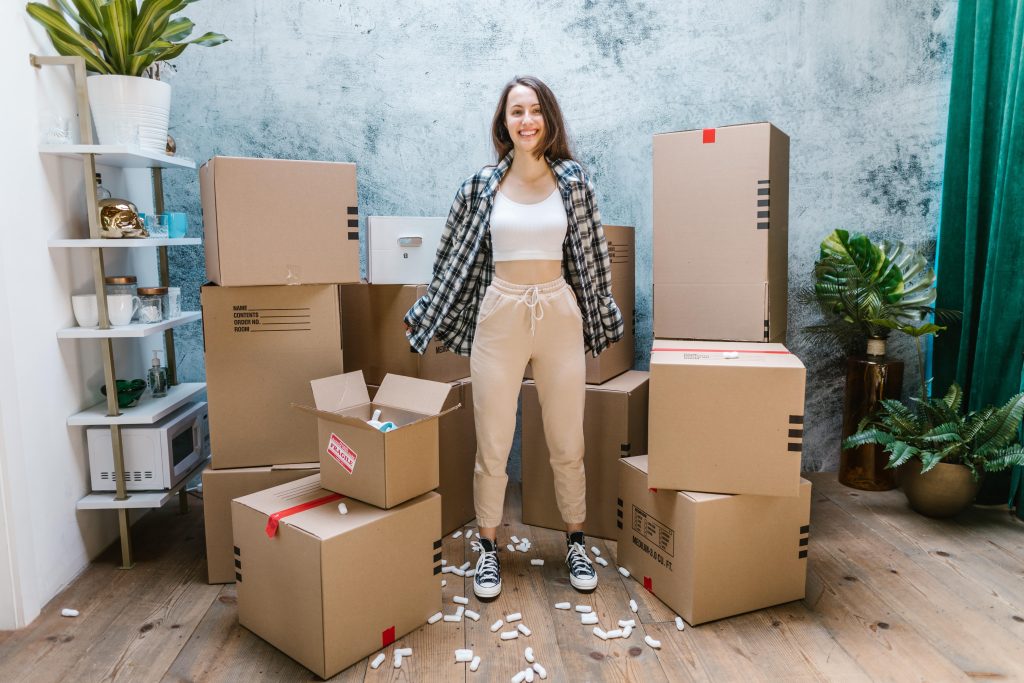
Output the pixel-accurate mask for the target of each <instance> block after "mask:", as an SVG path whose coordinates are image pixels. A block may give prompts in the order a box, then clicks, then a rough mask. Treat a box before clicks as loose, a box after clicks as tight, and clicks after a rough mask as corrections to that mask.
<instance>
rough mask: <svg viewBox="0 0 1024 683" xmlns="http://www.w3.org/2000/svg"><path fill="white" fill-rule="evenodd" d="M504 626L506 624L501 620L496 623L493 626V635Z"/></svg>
mask: <svg viewBox="0 0 1024 683" xmlns="http://www.w3.org/2000/svg"><path fill="white" fill-rule="evenodd" d="M504 625H505V622H504V621H502V620H501V619H498V620H497V621H496V622H494V623H493V624H491V633H494V632H495V631H497V630H498V629H499V628H501V627H502V626H504Z"/></svg>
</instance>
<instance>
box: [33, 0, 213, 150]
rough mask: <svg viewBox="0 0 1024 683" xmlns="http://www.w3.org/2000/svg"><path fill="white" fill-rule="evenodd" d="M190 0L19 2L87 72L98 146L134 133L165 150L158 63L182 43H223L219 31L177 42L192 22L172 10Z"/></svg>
mask: <svg viewBox="0 0 1024 683" xmlns="http://www.w3.org/2000/svg"><path fill="white" fill-rule="evenodd" d="M193 1H194V0H142V3H141V4H137V3H136V0H57V3H58V4H59V6H60V8H61V11H58V10H56V9H54V8H52V7H49V6H47V5H44V4H42V3H39V2H30V3H28V5H27V6H26V8H25V9H26V11H27V12H28V13H29V15H30V16H31V17H32V18H33V19H35V20H36V21H38V22H39V23H41V24H42V25H43V27H44V28H45V29H46V33H47V35H49V37H50V41H51V42H52V43H53V46H54V48H56V50H57V52H59V53H60V54H62V55H67V56H78V57H82V58H83V59H84V60H85V66H86V69H87V70H88V71H89V72H90V73H91V74H92V75H90V76H89V77H88V78H87V79H86V83H87V87H88V92H89V109H90V110H91V111H92V116H93V121H94V122H95V124H96V133H97V135H98V137H99V142H100V144H124V143H128V142H134V141H135V136H136V133H137V136H138V137H137V139H138V144H139V146H140V147H141V148H143V149H147V150H150V151H156V152H161V153H162V152H164V151H165V149H166V147H167V124H168V120H169V118H170V110H171V87H170V85H168V84H167V83H163V82H161V81H160V80H158V78H159V65H160V63H161V62H168V61H170V60H172V59H174V58H175V57H177V56H178V55H180V54H181V53H182V52H184V50H185V48H187V47H188V46H189V45H205V46H208V47H209V46H213V45H220V44H221V43H223V42H225V41H226V40H228V39H227V37H225V36H224V35H222V34H220V33H204V34H203V35H201V36H199V37H198V38H195V39H193V40H188V41H186V40H185V38H187V37H188V36H189V35H191V33H192V29H193V27H194V24H193V23H192V21H191V20H189V19H187V18H185V17H174V16H173V15H174V14H176V13H177V12H179V11H181V10H182V9H184V7H185V6H186V5H187V4H189V3H190V2H193ZM69 19H70V21H69ZM71 22H74V24H75V25H76V26H77V28H75V27H73V26H72V23H71ZM145 76H150V77H148V78H147V77H145Z"/></svg>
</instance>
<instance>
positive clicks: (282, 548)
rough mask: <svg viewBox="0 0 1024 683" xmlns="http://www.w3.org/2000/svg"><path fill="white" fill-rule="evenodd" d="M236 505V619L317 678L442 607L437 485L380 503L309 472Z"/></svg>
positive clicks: (415, 625)
mask: <svg viewBox="0 0 1024 683" xmlns="http://www.w3.org/2000/svg"><path fill="white" fill-rule="evenodd" d="M339 501H342V502H344V503H345V504H346V507H347V510H348V511H347V513H346V514H340V513H339V511H338V503H339ZM231 506H232V527H233V538H234V545H235V547H236V555H235V561H236V564H237V568H238V574H239V576H238V582H237V591H238V621H239V623H240V624H241V625H242V626H244V627H246V628H248V629H249V630H251V631H252V632H253V633H255V634H256V635H258V636H259V637H261V638H263V639H264V640H266V641H267V642H269V643H270V644H271V645H273V646H274V647H276V648H278V649H279V650H281V651H282V652H284V653H285V654H287V655H288V656H290V657H292V658H293V659H295V660H296V661H297V662H299V663H300V664H302V665H303V666H305V667H307V668H308V669H310V670H311V671H313V672H314V673H315V674H317V675H318V676H320V677H321V678H329V677H331V676H333V675H334V674H336V673H338V672H339V671H341V670H343V669H345V668H347V667H349V666H351V665H352V664H354V663H356V662H358V661H359V660H360V659H363V658H364V657H366V656H368V655H371V654H373V653H375V652H377V651H379V650H380V649H381V648H384V647H387V646H388V645H390V644H391V643H393V642H394V641H395V640H396V639H398V638H401V637H402V636H404V635H406V634H407V633H409V632H411V631H413V630H415V629H416V628H419V627H420V626H422V625H423V624H424V623H426V620H427V618H428V617H429V616H430V615H431V614H434V613H435V612H437V611H438V610H439V609H440V608H441V593H440V587H439V584H440V580H439V574H440V573H441V555H440V549H441V500H440V497H439V496H438V495H437V494H435V493H426V494H424V495H422V496H419V497H417V498H414V499H413V500H410V501H407V502H406V503H404V504H402V505H399V506H397V507H394V508H391V509H390V510H382V509H380V508H376V507H373V506H371V505H366V504H364V503H360V502H359V501H355V500H350V499H347V498H345V497H344V496H342V495H340V494H338V493H332V492H330V491H327V490H325V489H323V488H321V486H320V482H319V477H318V476H312V477H307V478H306V479H300V480H298V481H294V482H291V483H288V484H284V485H282V486H277V487H274V488H271V489H267V490H265V491H260V492H258V493H254V494H251V495H248V496H243V497H241V498H237V499H235V500H234V501H232V503H231ZM380 558H386V561H379V560H380Z"/></svg>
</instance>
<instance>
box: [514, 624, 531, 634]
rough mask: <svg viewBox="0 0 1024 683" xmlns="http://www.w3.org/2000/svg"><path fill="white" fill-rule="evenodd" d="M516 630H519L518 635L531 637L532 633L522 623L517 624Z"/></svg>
mask: <svg viewBox="0 0 1024 683" xmlns="http://www.w3.org/2000/svg"><path fill="white" fill-rule="evenodd" d="M516 628H517V629H518V630H519V632H520V633H522V634H523V635H524V636H529V635H532V634H533V631H531V630H530V629H529V627H527V625H526V624H523V623H519V624H518V625H517V626H516Z"/></svg>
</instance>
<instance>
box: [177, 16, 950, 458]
mask: <svg viewBox="0 0 1024 683" xmlns="http://www.w3.org/2000/svg"><path fill="white" fill-rule="evenodd" d="M188 14H189V16H191V18H192V19H193V20H195V21H196V23H197V24H198V26H199V29H200V30H201V31H205V30H217V31H221V32H224V33H226V34H228V35H229V36H230V37H231V39H232V42H230V43H228V44H226V45H223V46H220V47H217V48H212V49H204V48H191V49H189V50H188V51H187V52H186V53H185V54H184V55H183V56H182V57H181V58H180V59H179V60H178V61H177V73H174V74H171V75H170V76H169V77H168V78H166V79H165V80H169V81H170V82H171V83H172V84H173V86H174V101H173V107H172V116H171V122H172V133H173V134H174V135H175V136H176V138H177V141H178V146H179V150H180V152H181V153H182V154H183V155H186V156H191V157H193V158H195V159H199V160H205V159H207V158H209V157H211V156H213V155H216V154H228V155H242V156H257V157H280V158H299V159H326V160H335V161H354V162H356V163H357V164H358V165H359V169H358V179H359V205H360V214H361V215H362V216H366V215H373V214H384V215H388V214H391V215H396V214H397V215H443V214H445V213H446V212H447V209H448V206H449V204H450V202H451V199H452V197H453V195H454V192H455V189H456V188H457V186H458V183H459V182H460V181H461V180H462V179H463V178H464V177H465V176H467V175H469V174H470V173H472V172H473V171H474V170H476V169H477V168H478V167H479V166H480V165H482V164H484V163H487V162H488V161H490V160H491V151H490V149H489V138H488V134H487V130H488V124H489V120H490V116H491V114H492V111H493V107H494V104H495V101H496V98H497V95H498V91H499V89H500V88H501V86H502V85H503V84H504V82H505V81H506V80H507V79H508V78H509V77H511V76H512V75H513V74H527V73H529V74H535V75H538V76H540V77H541V78H542V79H544V80H545V81H546V82H547V83H548V84H549V85H551V87H552V88H553V89H554V91H555V93H556V94H557V95H558V97H559V100H560V102H561V105H562V107H563V110H564V113H565V115H566V117H567V120H568V123H569V127H570V132H571V133H572V135H573V137H574V140H575V144H576V149H577V152H578V154H579V156H580V158H581V160H582V161H583V162H584V164H585V165H586V166H588V168H589V169H590V170H591V172H592V173H593V175H594V176H595V181H596V184H597V188H598V197H599V203H600V206H601V209H602V213H603V215H604V217H605V220H606V222H609V223H612V222H620V223H625V224H631V225H635V226H637V229H638V245H637V292H636V295H637V307H638V320H637V334H638V339H637V348H638V351H639V353H638V359H637V360H638V363H639V366H640V367H646V365H647V353H646V352H644V350H645V349H648V348H649V346H650V340H651V332H650V331H651V325H650V292H651V253H650V249H651V215H652V210H651V135H652V134H653V133H656V132H664V131H672V130H682V129H690V128H700V127H710V126H720V125H725V124H731V123H742V122H748V121H761V120H770V121H772V122H773V123H775V124H776V125H777V126H779V127H780V128H781V129H782V130H784V131H786V132H787V133H788V134H789V135H790V136H791V142H792V146H791V184H790V187H791V214H790V245H789V255H790V288H791V292H792V290H793V289H794V288H795V287H797V286H799V285H801V284H806V283H807V281H808V277H809V273H810V270H811V265H812V263H813V261H814V259H815V257H816V254H817V245H818V243H819V242H820V240H821V239H822V237H824V236H825V235H826V234H827V233H828V232H830V231H831V230H832V229H834V228H836V227H844V228H848V229H851V230H858V231H870V232H875V233H878V234H884V235H887V236H895V237H899V238H901V239H903V240H905V241H907V242H910V243H912V244H914V245H916V246H920V247H923V248H925V249H928V250H929V251H930V250H931V249H932V247H933V245H934V239H935V230H936V225H937V216H938V204H939V196H940V189H939V188H940V181H941V173H942V155H943V146H944V139H945V125H946V110H947V105H948V99H949V78H950V67H951V63H952V50H953V45H952V42H953V29H954V25H955V19H956V3H955V1H954V0H864V1H862V2H848V1H843V0H801V1H798V0H720V1H716V2H711V1H710V0H709V1H705V2H698V1H696V0H682V1H680V0H663V1H662V0H658V1H652V2H635V1H634V0H620V1H615V0H582V1H572V2H561V3H546V2H539V1H537V0H533V1H523V2H516V3H511V2H493V3H481V2H477V3H466V2H458V3H427V2H423V1H422V0H395V1H394V2H392V3H378V2H371V1H367V0H354V1H352V2H345V3H341V2H325V1H322V0H292V1H290V2H286V3H281V2H272V1H270V0H239V1H238V2H232V3H219V2H213V1H208V2H204V3H197V4H195V5H191V6H190V7H189V11H188ZM167 177H168V182H167V187H168V201H169V207H170V208H169V210H187V211H189V212H190V214H191V221H192V223H193V224H196V225H197V224H198V223H199V221H200V219H201V214H200V209H199V191H198V183H197V182H195V180H194V179H193V178H191V177H186V176H185V174H174V173H172V174H167ZM364 227H365V226H364ZM172 251H173V252H174V254H173V259H174V261H173V264H172V267H173V269H174V277H175V278H176V279H178V280H180V281H181V282H182V283H183V284H185V286H186V289H188V288H191V292H189V293H188V294H187V295H186V299H185V303H186V305H189V306H190V307H194V306H197V305H198V285H199V284H200V283H201V282H202V281H203V257H202V250H201V249H195V250H172ZM813 317H814V312H813V311H811V310H807V309H805V308H803V307H801V306H799V305H796V304H794V303H791V304H790V311H789V319H790V328H789V345H790V347H791V348H792V349H793V350H794V351H795V352H796V353H797V354H798V355H799V356H800V358H802V359H803V361H804V362H805V363H806V365H807V368H808V387H807V389H808V391H807V434H806V437H805V442H804V443H805V448H804V460H805V462H804V465H805V467H806V468H807V469H811V470H817V469H834V468H835V467H836V465H837V461H838V434H839V412H840V411H841V392H842V379H841V364H840V363H839V360H838V359H836V358H833V357H829V356H827V355H826V354H823V353H821V352H820V351H819V350H817V349H815V348H814V347H813V346H812V345H811V344H810V343H809V342H808V341H807V339H806V338H805V336H804V335H803V334H802V333H801V328H802V326H804V325H806V324H809V323H810V322H812V319H813ZM178 344H179V356H180V359H181V360H180V362H181V368H182V376H183V377H185V378H186V379H199V378H201V377H202V376H203V373H204V370H203V359H202V344H201V340H200V339H198V338H195V337H188V336H184V335H182V336H181V337H179V340H178ZM893 349H894V352H895V353H896V354H905V356H906V358H907V359H908V360H910V359H911V355H910V354H911V352H912V349H911V347H909V346H907V345H906V344H895V345H894V346H893ZM916 377H917V375H916V372H913V371H911V372H910V374H909V376H908V377H907V383H908V386H913V383H914V382H916Z"/></svg>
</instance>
